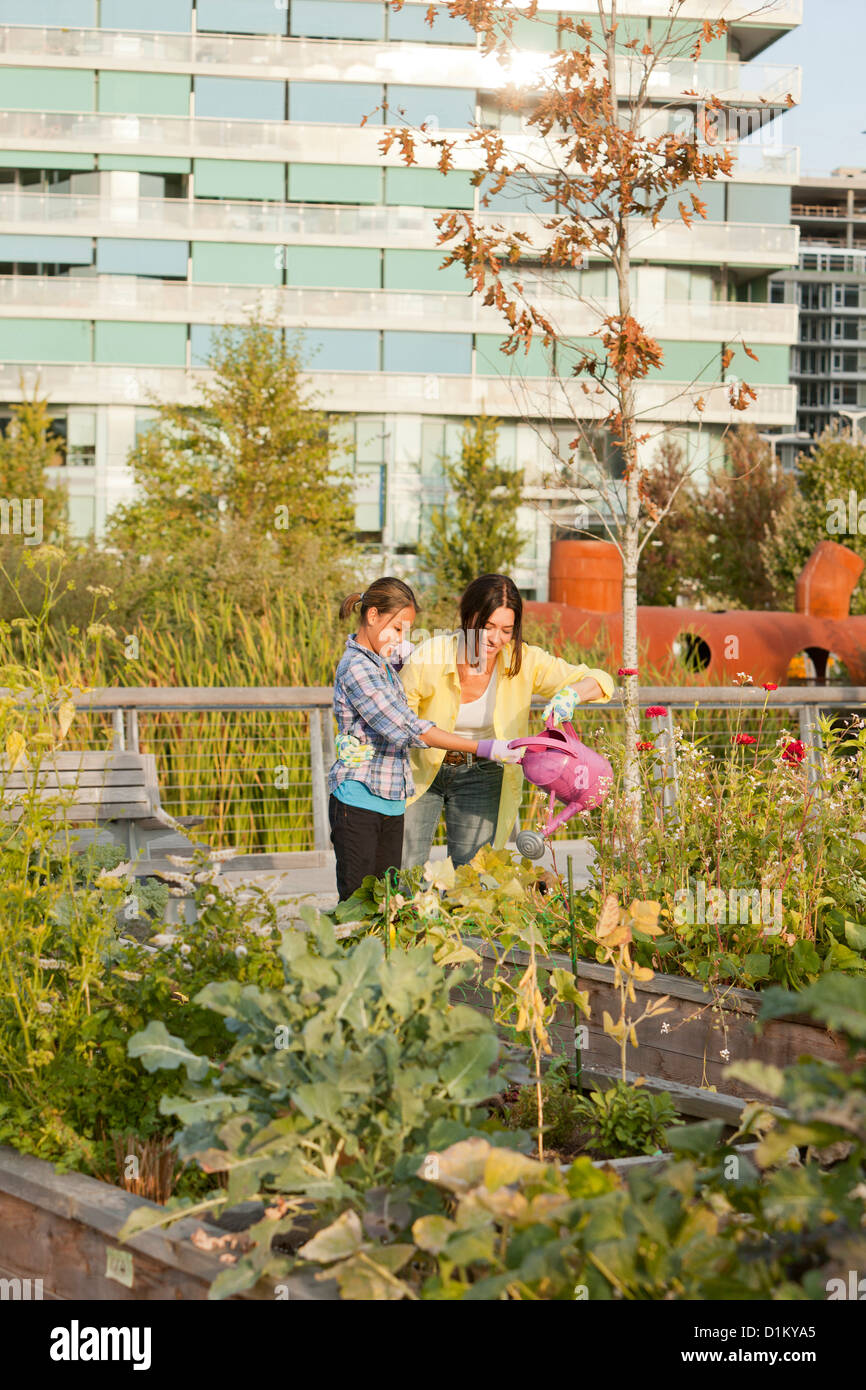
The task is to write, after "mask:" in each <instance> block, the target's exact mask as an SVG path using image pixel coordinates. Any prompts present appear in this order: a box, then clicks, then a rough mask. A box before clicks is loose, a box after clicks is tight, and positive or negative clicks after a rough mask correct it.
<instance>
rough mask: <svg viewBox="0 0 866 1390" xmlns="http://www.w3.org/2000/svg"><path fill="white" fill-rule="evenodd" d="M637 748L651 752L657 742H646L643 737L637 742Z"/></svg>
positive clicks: (644, 751) (642, 751) (640, 750)
mask: <svg viewBox="0 0 866 1390" xmlns="http://www.w3.org/2000/svg"><path fill="white" fill-rule="evenodd" d="M635 748H636V749H637V751H638V752H639V753H649V752H650V750H651V749H653V748H655V744H654V743H644V742H643V741H642V740H641V739H638V741H637V743H636V744H635Z"/></svg>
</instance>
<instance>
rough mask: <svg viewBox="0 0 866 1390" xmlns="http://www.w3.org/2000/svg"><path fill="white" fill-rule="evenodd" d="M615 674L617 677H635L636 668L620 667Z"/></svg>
mask: <svg viewBox="0 0 866 1390" xmlns="http://www.w3.org/2000/svg"><path fill="white" fill-rule="evenodd" d="M616 674H617V675H618V676H636V675H637V667H636V666H620V668H619V670H618V671H617V673H616Z"/></svg>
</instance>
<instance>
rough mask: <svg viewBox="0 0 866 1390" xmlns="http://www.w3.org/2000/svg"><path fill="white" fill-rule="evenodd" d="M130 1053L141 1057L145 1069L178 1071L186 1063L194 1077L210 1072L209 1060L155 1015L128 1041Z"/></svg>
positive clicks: (194, 1079)
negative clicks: (171, 1031)
mask: <svg viewBox="0 0 866 1390" xmlns="http://www.w3.org/2000/svg"><path fill="white" fill-rule="evenodd" d="M126 1050H127V1052H128V1053H129V1055H130V1057H138V1058H139V1059H140V1061H141V1064H142V1066H143V1067H144V1069H145V1071H161V1070H164V1071H176V1070H177V1068H178V1067H186V1073H187V1076H188V1077H189V1078H190V1080H191V1081H201V1080H202V1078H203V1077H205V1076H207V1073H208V1071H209V1069H210V1061H209V1060H208V1058H207V1057H198V1056H197V1055H196V1053H195V1052H190V1050H189V1048H188V1047H187V1045H186V1043H185V1042H184V1041H183V1040H182V1039H181V1038H176V1037H174V1036H173V1034H171V1033H170V1032H169V1031H168V1029H167V1028H166V1026H165V1024H164V1023H162V1022H161V1021H160V1020H157V1019H152V1020H151V1022H150V1023H149V1024H148V1025H147V1027H146V1028H145V1029H143V1030H142V1032H140V1033H135V1034H133V1036H132V1037H131V1038H130V1040H129V1043H128V1044H127V1049H126Z"/></svg>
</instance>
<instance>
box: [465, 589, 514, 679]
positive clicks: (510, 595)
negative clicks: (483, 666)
mask: <svg viewBox="0 0 866 1390" xmlns="http://www.w3.org/2000/svg"><path fill="white" fill-rule="evenodd" d="M497 608H510V609H511V611H512V612H513V614H514V635H513V637H512V641H513V642H514V651H513V653H512V656H511V665H510V666H509V668H508V671H507V672H506V674H507V675H509V676H516V675H517V673H518V671H519V670H520V666H521V663H522V661H523V599H522V598H521V597H520V593H519V591H518V588H517V585H516V584H515V583H514V580H513V579H509V577H508V575H507V574H481V575H479V576H478V578H477V579H473V581H472V583H471V584H469V585H467V587H466V588H465V589H464V591H463V594H462V595H461V598H460V628H461V631H462V634H463V640H464V643H466V646H467V648H468V650H469V651H470V652H475V653H477V652H478V650H479V645H480V641H481V636H480V634H481V633H482V631H483V630H484V626H485V624H486V623H488V622H489V621H490V615H491V613H495V612H496V609H497ZM470 634H471V636H470ZM476 659H477V658H476Z"/></svg>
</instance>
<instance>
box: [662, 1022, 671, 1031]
mask: <svg viewBox="0 0 866 1390" xmlns="http://www.w3.org/2000/svg"><path fill="white" fill-rule="evenodd" d="M670 1031H671V1025H670V1024H669V1023H663V1024H662V1032H663V1033H669V1032H670Z"/></svg>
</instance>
